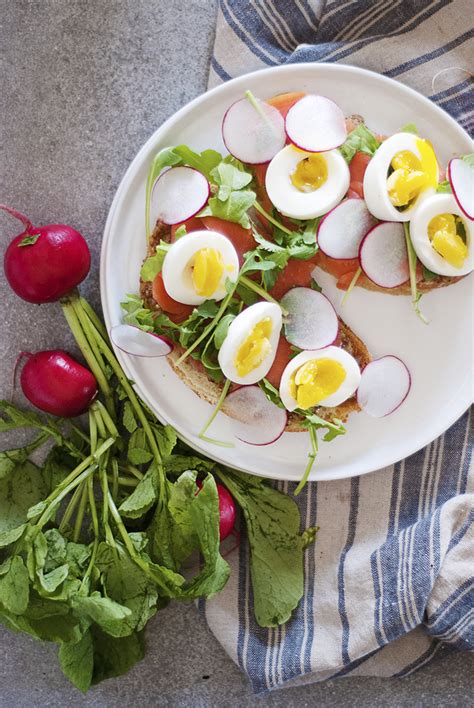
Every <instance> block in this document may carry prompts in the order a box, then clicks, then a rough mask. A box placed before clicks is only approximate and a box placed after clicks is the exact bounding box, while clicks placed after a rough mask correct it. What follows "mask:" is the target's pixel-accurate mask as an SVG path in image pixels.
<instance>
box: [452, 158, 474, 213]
mask: <svg viewBox="0 0 474 708" xmlns="http://www.w3.org/2000/svg"><path fill="white" fill-rule="evenodd" d="M448 180H449V183H450V185H451V189H452V190H453V194H454V198H455V200H456V201H457V203H458V206H459V208H460V209H461V211H462V213H463V214H465V215H466V216H467V218H468V219H471V221H474V165H470V164H469V163H468V162H466V161H465V160H463V159H462V158H461V157H454V158H453V159H452V160H450V161H449V164H448Z"/></svg>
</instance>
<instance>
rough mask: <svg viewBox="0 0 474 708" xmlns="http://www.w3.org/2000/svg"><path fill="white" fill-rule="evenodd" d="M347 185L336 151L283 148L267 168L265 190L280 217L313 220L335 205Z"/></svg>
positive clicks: (346, 172) (344, 168)
mask: <svg viewBox="0 0 474 708" xmlns="http://www.w3.org/2000/svg"><path fill="white" fill-rule="evenodd" d="M349 181H350V177H349V168H348V166H347V164H346V161H345V160H344V158H343V157H342V155H341V153H340V152H339V151H338V150H329V152H304V151H303V150H299V149H298V148H295V147H293V145H287V146H286V147H284V148H283V150H280V152H279V153H277V154H276V155H275V157H274V158H273V160H272V161H271V162H270V164H269V165H268V169H267V174H266V177H265V186H266V189H267V193H268V196H269V197H270V200H271V201H272V203H273V205H274V206H275V207H276V208H277V209H278V211H280V212H281V213H282V214H285V216H290V217H292V218H293V219H314V218H316V217H317V216H321V215H322V214H326V213H327V212H328V211H330V209H332V208H333V207H335V206H336V204H339V202H340V201H341V199H342V198H343V197H344V195H345V194H346V192H347V190H348V189H349Z"/></svg>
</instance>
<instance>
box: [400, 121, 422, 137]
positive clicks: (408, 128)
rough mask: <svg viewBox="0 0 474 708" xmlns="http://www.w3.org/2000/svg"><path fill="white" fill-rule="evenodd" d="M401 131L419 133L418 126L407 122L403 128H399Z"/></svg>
mask: <svg viewBox="0 0 474 708" xmlns="http://www.w3.org/2000/svg"><path fill="white" fill-rule="evenodd" d="M400 132H401V133H413V134H414V135H419V133H418V128H417V127H416V125H415V124H414V123H407V124H406V125H404V126H403V128H400Z"/></svg>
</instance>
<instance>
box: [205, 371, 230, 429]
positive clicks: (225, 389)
mask: <svg viewBox="0 0 474 708" xmlns="http://www.w3.org/2000/svg"><path fill="white" fill-rule="evenodd" d="M230 384H231V381H230V379H227V380H226V382H225V384H224V387H223V389H222V391H221V395H220V396H219V399H218V401H217V403H216V405H215V408H214V410H213V411H212V414H211V416H210V417H209V419H208V421H207V423H205V424H204V427H203V428H202V430H201V432H200V433H199V435H198V437H199V438H202V439H204V433H205V432H206V430H208V428H209V427H210V425H212V423H213V422H214V420H215V418H216V415H217V414H218V413H219V411H220V409H221V407H222V404H223V403H224V401H225V397H226V396H227V392H228V390H229V388H230Z"/></svg>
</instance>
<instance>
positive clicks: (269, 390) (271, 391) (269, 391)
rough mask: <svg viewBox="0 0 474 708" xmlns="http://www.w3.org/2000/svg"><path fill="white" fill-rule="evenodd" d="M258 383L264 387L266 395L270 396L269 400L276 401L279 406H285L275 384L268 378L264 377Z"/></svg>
mask: <svg viewBox="0 0 474 708" xmlns="http://www.w3.org/2000/svg"><path fill="white" fill-rule="evenodd" d="M258 385H259V386H260V388H261V389H262V391H263V393H264V394H265V396H266V397H267V398H268V400H269V401H271V402H272V403H274V404H275V405H276V406H278V408H284V407H285V406H284V405H283V403H282V401H281V398H280V393H279V392H278V390H277V389H276V388H275V386H273V385H272V384H271V383H270V381H269V380H268V379H262V380H261V381H259V382H258Z"/></svg>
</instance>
